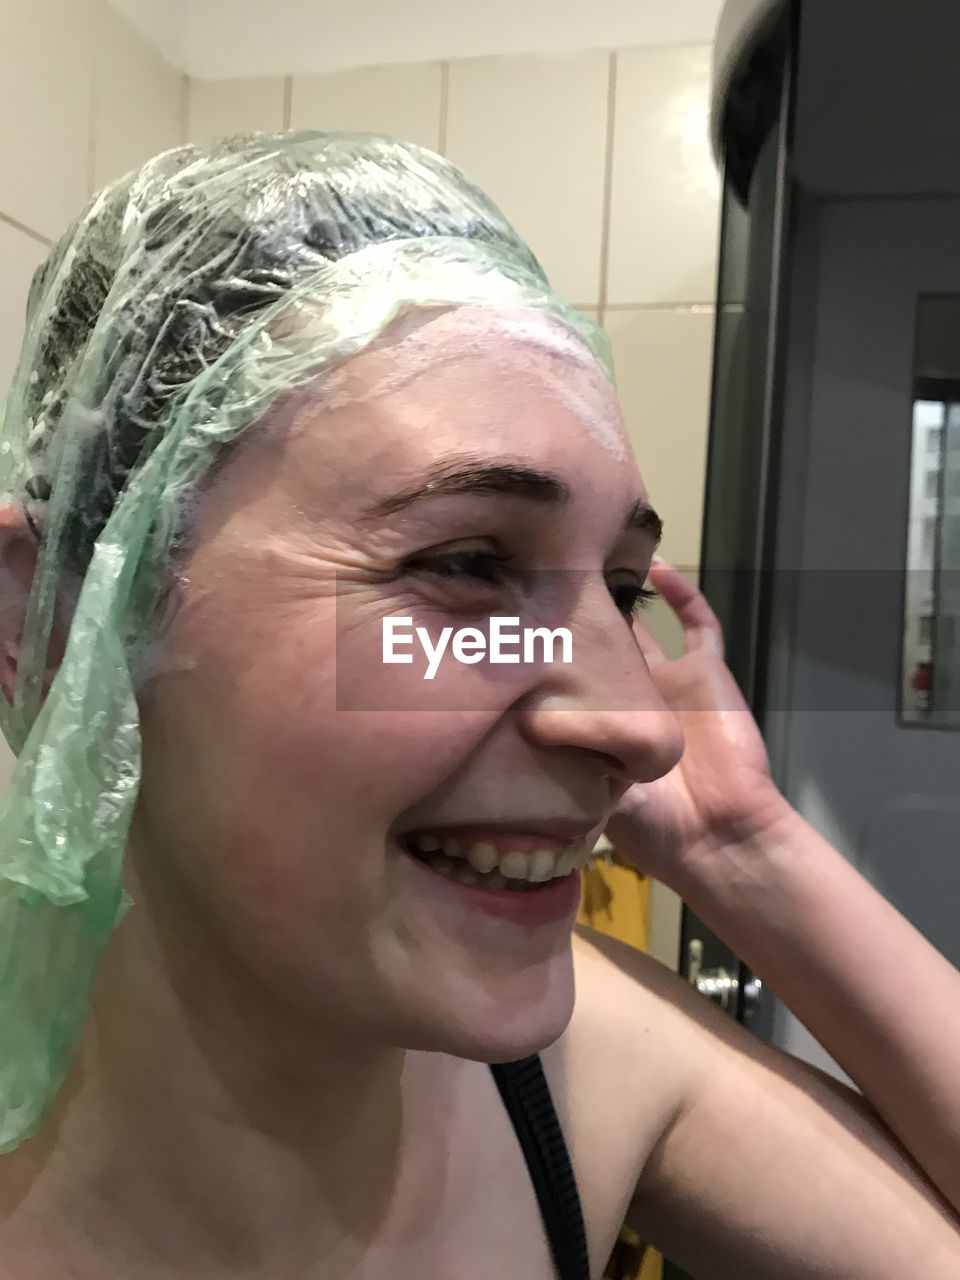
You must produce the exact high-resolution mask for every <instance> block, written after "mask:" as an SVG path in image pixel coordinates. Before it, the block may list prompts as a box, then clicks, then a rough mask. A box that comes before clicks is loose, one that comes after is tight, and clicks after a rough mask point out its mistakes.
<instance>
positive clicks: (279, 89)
mask: <svg viewBox="0 0 960 1280" xmlns="http://www.w3.org/2000/svg"><path fill="white" fill-rule="evenodd" d="M284 95H285V82H284V77H283V76H261V77H258V78H257V79H253V80H191V82H190V101H189V111H188V122H187V136H188V140H189V141H190V142H207V141H208V140H209V139H211V138H219V137H223V136H224V135H226V134H231V133H254V132H257V131H259V130H263V131H264V132H267V133H276V132H278V131H279V130H281V129H282V128H283V104H284Z"/></svg>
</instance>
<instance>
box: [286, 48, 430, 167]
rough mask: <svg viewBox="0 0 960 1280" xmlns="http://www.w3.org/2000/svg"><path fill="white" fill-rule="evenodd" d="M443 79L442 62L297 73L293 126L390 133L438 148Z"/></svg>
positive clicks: (392, 135) (405, 140) (406, 140)
mask: <svg viewBox="0 0 960 1280" xmlns="http://www.w3.org/2000/svg"><path fill="white" fill-rule="evenodd" d="M441 84H442V68H441V66H440V63H439V62H418V63H410V64H404V65H403V66H386V67H365V68H361V69H360V70H357V71H342V72H335V73H333V74H331V75H323V76H297V77H295V79H294V82H293V102H292V107H291V115H290V125H291V128H294V129H324V130H327V129H349V130H356V131H359V132H363V133H386V134H389V135H390V136H391V137H394V138H401V139H402V140H403V141H404V142H417V143H419V144H420V145H421V146H423V147H430V148H431V149H432V150H434V151H436V150H437V148H438V147H439V145H440V105H441Z"/></svg>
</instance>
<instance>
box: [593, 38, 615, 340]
mask: <svg viewBox="0 0 960 1280" xmlns="http://www.w3.org/2000/svg"><path fill="white" fill-rule="evenodd" d="M616 113H617V53H616V50H615V49H614V50H611V52H610V59H609V66H608V74H607V137H606V143H605V148H604V159H603V209H602V215H601V216H602V221H601V224H600V289H599V292H598V296H597V320H598V323H599V324H600V326H601V327H602V326H603V323H604V321H605V319H606V314H607V272H608V271H609V270H610V209H611V203H612V197H613V146H614V133H615V130H616Z"/></svg>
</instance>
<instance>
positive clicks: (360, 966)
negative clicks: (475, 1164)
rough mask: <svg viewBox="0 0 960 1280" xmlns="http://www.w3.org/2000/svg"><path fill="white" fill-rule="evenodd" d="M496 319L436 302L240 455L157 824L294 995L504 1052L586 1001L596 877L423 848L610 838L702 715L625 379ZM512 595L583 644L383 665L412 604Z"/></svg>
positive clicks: (152, 764) (212, 916)
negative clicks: (526, 876) (660, 641)
mask: <svg viewBox="0 0 960 1280" xmlns="http://www.w3.org/2000/svg"><path fill="white" fill-rule="evenodd" d="M469 320H470V314H469V313H467V312H457V311H453V312H446V313H438V314H432V315H431V316H430V317H429V318H427V317H424V316H421V317H420V318H419V320H418V322H417V324H416V325H415V326H414V327H410V326H408V328H409V329H410V337H409V340H408V342H407V344H406V345H405V343H404V342H403V341H399V340H398V342H397V343H396V344H393V345H391V344H390V343H387V344H386V345H383V346H381V347H380V348H379V349H377V350H372V351H369V352H366V353H364V354H363V355H361V356H359V357H355V358H354V359H353V360H352V361H351V362H350V364H349V365H348V367H347V369H346V371H345V372H343V373H341V375H339V389H338V390H337V389H336V388H334V387H333V386H332V385H331V386H328V387H327V388H326V390H325V391H323V390H318V391H316V392H314V393H313V394H308V395H306V396H303V397H300V398H298V399H297V400H295V401H292V402H291V403H292V406H293V407H292V408H290V409H289V411H287V412H285V413H283V412H281V413H280V414H278V415H276V416H277V417H278V418H280V419H283V420H282V421H278V422H274V423H273V424H272V425H270V426H267V427H265V428H263V429H261V430H259V431H254V432H251V433H250V435H249V436H248V437H246V438H245V439H244V442H243V445H242V447H241V448H240V449H239V450H237V452H236V454H235V456H233V457H232V458H231V459H230V461H229V463H228V464H227V465H226V466H225V467H224V468H223V470H222V472H221V473H220V475H219V477H218V479H217V480H216V482H215V483H214V485H213V486H212V488H211V490H210V491H209V493H208V494H207V495H206V497H205V498H204V500H203V504H202V506H201V509H200V514H199V516H198V519H197V521H196V527H195V540H194V543H193V545H194V547H195V549H194V551H193V552H192V553H191V555H190V557H189V560H188V562H187V563H186V565H185V566H184V568H183V572H182V578H181V581H180V584H179V587H178V600H179V603H178V607H177V609H176V611H175V613H174V615H173V620H172V623H171V624H170V626H169V628H168V629H167V632H166V636H165V640H164V644H163V671H162V673H161V674H158V675H156V676H155V677H154V678H153V680H152V681H151V683H150V685H149V686H148V689H147V692H146V694H145V696H144V698H143V705H142V726H143V742H144V778H143V785H142V789H141V797H140V803H139V809H138V814H137V821H136V827H135V830H136V831H137V833H138V836H137V839H138V840H140V841H143V842H145V845H146V849H147V851H148V852H149V857H150V862H151V865H152V866H153V867H154V868H157V867H159V868H161V872H160V873H161V874H163V875H164V876H165V878H166V883H167V886H168V889H169V886H173V885H176V886H177V887H176V890H175V892H176V893H177V894H185V895H188V896H189V897H190V898H191V899H192V901H193V903H194V905H197V906H199V909H200V912H201V914H202V917H203V918H204V920H205V924H206V927H207V928H208V929H209V930H211V931H212V934H213V936H215V937H216V938H217V940H218V942H219V943H222V944H223V945H224V946H225V947H226V948H227V950H228V953H229V954H231V955H233V956H234V957H235V958H236V962H237V964H238V965H240V966H244V967H246V968H247V969H248V970H249V971H250V975H251V977H254V978H256V979H257V980H258V982H259V983H260V984H261V985H265V986H266V987H267V988H268V989H270V990H271V991H273V992H274V993H275V994H276V995H278V996H280V997H282V999H283V1000H285V1001H287V1002H289V1003H291V1004H293V1005H295V1006H296V1007H297V1008H299V1009H301V1010H307V1011H310V1012H311V1013H312V1014H313V1015H315V1016H316V1017H317V1018H318V1019H319V1020H322V1021H323V1022H325V1023H329V1024H330V1025H332V1026H334V1027H339V1028H341V1029H343V1030H347V1029H349V1030H350V1032H351V1033H355V1034H359V1035H362V1036H364V1037H371V1036H372V1037H374V1038H376V1039H378V1040H381V1041H383V1042H385V1043H389V1044H394V1045H402V1046H406V1047H410V1048H419V1049H428V1050H435V1051H440V1052H446V1053H452V1054H455V1055H457V1056H460V1057H472V1058H476V1059H479V1060H490V1061H493V1060H497V1059H501V1060H502V1059H507V1058H511V1057H520V1056H523V1055H524V1054H526V1053H529V1052H533V1051H535V1050H536V1049H539V1048H542V1047H544V1046H545V1045H546V1044H548V1043H551V1042H552V1041H553V1040H554V1039H556V1037H557V1036H558V1035H559V1034H560V1033H561V1031H562V1030H563V1028H564V1026H565V1025H566V1022H567V1020H568V1018H569V1016H570V1013H571V1010H572V1006H573V994H574V993H573V969H572V952H571V929H572V924H573V920H574V917H575V913H576V900H577V884H578V880H577V876H576V873H574V874H573V875H567V876H566V877H565V878H564V877H563V876H562V875H561V876H558V877H556V878H554V879H551V880H549V881H547V882H545V883H544V884H542V885H537V886H534V887H531V888H526V889H520V890H512V889H504V888H500V889H488V888H483V887H479V886H474V887H469V886H467V885H464V884H461V883H460V882H459V880H458V879H454V878H450V877H447V876H444V875H442V874H440V873H438V871H436V870H435V869H431V867H430V866H428V865H427V864H426V863H425V862H424V861H422V860H421V859H422V857H423V856H424V854H425V853H427V852H428V851H432V850H434V849H436V848H437V846H438V845H441V844H442V843H443V842H444V841H449V840H454V841H456V842H457V843H456V845H454V846H453V848H455V849H456V850H458V852H459V853H461V854H462V853H463V852H464V851H466V850H467V849H468V848H469V847H470V846H471V845H475V844H478V843H479V844H482V845H486V846H488V848H489V846H492V848H493V851H494V853H495V854H496V856H497V858H498V859H502V858H504V857H506V856H507V855H508V854H510V853H512V854H513V855H514V860H513V867H514V869H516V868H517V866H518V865H527V864H530V865H532V863H531V859H532V857H533V855H534V851H536V850H548V851H554V852H557V851H561V852H562V851H564V850H567V849H569V848H570V846H571V845H576V842H577V841H578V840H579V842H580V843H579V846H576V847H578V848H579V849H580V851H581V853H582V851H583V847H584V844H592V842H593V840H594V839H595V837H596V835H597V834H598V833H599V831H600V830H601V829H602V827H603V825H604V821H605V819H606V817H607V815H608V814H609V813H610V810H611V807H612V805H613V804H614V803H615V801H616V800H617V799H618V797H619V796H620V795H621V794H622V792H623V791H624V790H625V788H626V787H627V786H629V785H630V784H631V783H632V782H634V781H638V780H639V781H644V780H646V781H650V780H652V779H655V778H657V777H660V776H661V775H663V774H664V773H666V772H667V771H669V770H670V769H671V768H672V767H673V765H674V764H675V763H676V762H677V760H678V759H679V756H680V753H681V750H682V739H681V735H680V730H679V727H678V725H677V722H676V720H675V719H674V717H673V716H672V714H671V713H670V712H669V711H668V710H667V709H666V708H665V707H664V705H663V704H662V702H661V701H660V699H659V697H658V695H657V694H656V691H655V689H654V687H653V685H652V682H651V680H650V677H649V674H648V672H647V669H646V665H645V663H644V660H643V658H642V656H641V653H640V651H639V648H638V645H637V640H636V634H635V622H634V619H633V616H632V615H631V612H630V610H631V606H632V604H633V603H634V600H635V597H636V594H637V588H638V587H640V586H641V585H642V583H643V580H644V577H645V575H646V572H647V569H648V567H649V563H650V559H651V557H652V555H653V553H654V549H655V533H653V532H651V531H650V528H649V526H650V525H651V521H650V519H649V518H645V517H643V516H642V514H641V516H640V518H638V503H641V504H642V503H645V502H646V494H645V492H644V489H643V485H642V482H641V479H640V476H639V474H638V472H637V470H636V467H635V465H634V464H633V462H632V460H631V457H630V453H629V449H628V446H627V443H626V434H625V431H624V428H623V424H622V418H621V416H620V413H619V410H618V408H617V405H616V400H615V396H614V393H613V391H612V389H611V388H610V386H609V384H608V382H607V381H606V379H605V377H604V376H603V374H602V373H601V372H600V371H599V370H598V369H596V368H595V367H591V365H590V363H589V360H588V359H587V357H586V356H585V354H582V353H581V354H580V355H579V357H578V358H576V359H574V358H571V356H570V354H569V352H567V353H566V354H563V353H562V352H560V354H558V350H559V348H558V346H557V340H556V338H555V331H553V332H551V330H550V327H549V326H548V325H546V323H545V322H544V321H542V320H540V321H537V320H534V319H532V318H531V319H530V321H529V325H530V335H531V336H530V337H529V339H528V338H525V337H524V336H523V334H522V332H521V331H519V330H518V329H517V328H516V326H514V327H512V328H511V327H510V326H508V325H503V326H500V327H499V328H498V327H497V326H496V325H493V326H492V327H491V324H490V319H489V313H488V314H487V316H486V317H484V318H483V319H480V320H478V321H476V323H475V325H474V327H473V329H472V330H471V334H472V336H470V340H469V341H467V340H466V339H465V338H464V332H465V328H464V327H465V326H468V322H469ZM538 334H539V337H537V335H538ZM409 342H414V344H415V347H414V349H412V350H407V346H408V345H409ZM561 346H562V344H561ZM425 355H426V356H427V357H432V358H427V359H425V358H424V356H425ZM451 357H453V358H451ZM336 381H337V380H336V379H335V380H334V382H336ZM491 616H494V617H511V618H519V627H520V629H521V630H522V629H525V628H528V627H537V626H547V627H549V628H550V629H551V630H552V629H554V628H559V627H563V628H566V629H567V630H569V632H570V635H571V640H572V657H573V660H572V662H570V663H564V662H561V661H559V660H558V661H555V662H554V663H553V664H548V663H546V662H545V661H543V650H542V647H538V648H537V655H538V656H537V658H536V659H535V660H534V661H530V662H523V661H520V662H516V663H503V664H494V663H491V662H490V661H489V660H488V659H484V660H482V661H480V662H478V663H474V664H472V665H468V664H466V663H463V662H460V661H458V660H457V658H456V657H455V656H454V655H453V654H452V653H450V652H449V650H448V652H447V653H446V655H445V657H444V658H443V659H442V660H441V661H440V662H439V665H437V666H436V670H435V675H434V677H433V679H431V680H426V679H424V672H425V669H426V668H427V665H428V662H427V658H426V656H425V652H424V649H423V648H422V647H421V644H420V642H419V641H417V642H415V643H414V644H412V645H410V644H408V645H407V646H406V647H405V648H403V647H402V646H398V647H397V651H398V652H402V653H406V654H409V655H411V656H412V658H413V662H412V663H408V664H403V665H397V664H392V663H386V662H385V661H384V622H385V620H388V619H401V618H405V619H408V620H410V621H409V622H408V623H407V624H401V625H400V630H401V631H402V632H404V633H405V634H407V635H410V634H411V633H412V630H413V628H415V627H421V628H424V629H425V632H426V633H427V634H428V635H429V637H430V638H431V641H432V642H433V643H435V642H436V641H437V639H438V637H439V635H440V633H441V632H442V631H443V629H444V628H452V629H453V631H454V632H456V631H459V630H460V629H462V628H466V627H475V628H478V629H480V630H481V631H482V632H485V633H486V632H488V630H489V621H488V620H489V618H490V617H491ZM514 630H516V628H514ZM511 652H512V653H517V649H516V648H514V649H513V650H511ZM519 656H520V657H521V658H522V657H523V653H522V646H521V647H520V654H519ZM555 656H556V657H557V659H559V658H560V657H561V653H560V648H559V646H558V648H557V652H556V655H555ZM419 839H422V842H423V845H425V846H426V848H425V849H424V848H421V854H420V857H417V856H415V855H414V853H412V852H411V846H412V844H416V843H417V842H418V840H419ZM575 851H576V849H575ZM517 855H520V856H521V858H522V860H523V862H522V864H518V862H517ZM486 856H487V857H488V858H489V856H490V854H489V852H488V853H487V854H486ZM456 865H458V866H460V867H464V866H465V865H466V864H465V863H464V861H463V860H462V858H461V859H460V860H459V861H458V862H457V863H456ZM540 865H541V868H543V867H546V868H547V872H546V873H549V859H547V860H544V859H543V858H541V859H540ZM557 869H558V868H557V867H556V866H555V867H554V870H557ZM559 869H561V870H562V868H559ZM543 873H544V872H541V874H543Z"/></svg>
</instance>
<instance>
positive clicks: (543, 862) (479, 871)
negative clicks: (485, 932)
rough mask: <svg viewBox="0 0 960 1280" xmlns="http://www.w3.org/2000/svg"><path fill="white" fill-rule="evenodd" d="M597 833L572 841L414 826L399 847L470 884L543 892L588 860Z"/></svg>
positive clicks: (462, 882) (465, 883)
mask: <svg viewBox="0 0 960 1280" xmlns="http://www.w3.org/2000/svg"><path fill="white" fill-rule="evenodd" d="M596 841H597V837H596V835H595V834H591V835H590V836H584V837H581V838H580V839H577V840H574V841H572V842H570V841H568V842H566V843H564V842H563V841H560V840H557V839H553V838H550V837H545V836H538V835H529V834H526V833H524V834H521V833H510V832H476V833H473V832H467V833H464V832H458V834H456V835H451V834H449V833H446V832H444V831H435V832H434V831H418V832H412V833H409V834H407V835H404V836H403V837H401V845H402V847H403V849H404V850H405V851H406V852H407V853H408V854H410V856H411V857H413V858H415V859H416V860H417V861H418V862H421V863H423V864H424V865H425V866H427V867H429V868H430V870H431V871H435V872H436V873H437V874H438V875H441V876H444V877H445V878H446V879H448V880H453V881H455V882H457V883H458V884H462V885H466V886H467V887H469V888H478V889H490V890H505V891H508V892H514V893H535V892H537V891H543V890H544V889H545V888H546V887H547V886H549V885H551V884H552V883H553V882H555V881H557V880H563V879H566V878H568V877H569V876H570V875H571V874H572V873H573V872H575V871H579V869H580V868H581V867H584V866H586V865H587V863H588V862H589V861H590V859H591V857H592V854H593V846H594V845H595V844H596Z"/></svg>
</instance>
